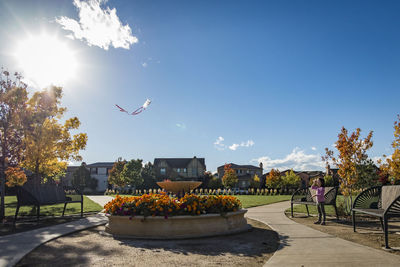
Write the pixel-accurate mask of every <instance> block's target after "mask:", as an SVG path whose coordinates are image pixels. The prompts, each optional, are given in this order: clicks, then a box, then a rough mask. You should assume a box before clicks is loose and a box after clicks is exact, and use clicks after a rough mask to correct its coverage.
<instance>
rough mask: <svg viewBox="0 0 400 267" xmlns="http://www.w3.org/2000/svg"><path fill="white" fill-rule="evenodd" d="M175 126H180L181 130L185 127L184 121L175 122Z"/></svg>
mask: <svg viewBox="0 0 400 267" xmlns="http://www.w3.org/2000/svg"><path fill="white" fill-rule="evenodd" d="M175 126H176V127H178V128H180V129H182V130H185V129H186V125H185V124H184V123H176V124H175Z"/></svg>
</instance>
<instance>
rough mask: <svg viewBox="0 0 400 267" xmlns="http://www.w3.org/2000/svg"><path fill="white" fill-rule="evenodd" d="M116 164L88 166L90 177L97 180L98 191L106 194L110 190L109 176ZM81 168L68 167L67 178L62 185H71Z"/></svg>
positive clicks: (107, 163) (100, 163) (105, 163)
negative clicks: (75, 173)
mask: <svg viewBox="0 0 400 267" xmlns="http://www.w3.org/2000/svg"><path fill="white" fill-rule="evenodd" d="M113 165H114V162H96V163H92V164H87V165H86V168H87V169H88V170H89V171H90V176H92V177H93V178H95V179H96V180H97V188H96V191H98V192H104V191H106V189H107V188H108V174H109V172H110V170H111V169H112V167H113ZM78 168H79V166H68V167H67V171H66V174H65V177H64V178H62V183H63V184H65V185H71V180H72V178H73V174H74V172H75V171H76V169H78Z"/></svg>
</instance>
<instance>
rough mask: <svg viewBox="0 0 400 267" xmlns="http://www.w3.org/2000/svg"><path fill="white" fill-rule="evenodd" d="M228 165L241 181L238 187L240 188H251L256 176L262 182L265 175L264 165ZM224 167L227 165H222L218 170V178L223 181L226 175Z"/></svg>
mask: <svg viewBox="0 0 400 267" xmlns="http://www.w3.org/2000/svg"><path fill="white" fill-rule="evenodd" d="M228 164H229V165H231V168H232V169H233V170H234V171H235V172H236V175H237V177H238V180H239V181H238V184H237V187H239V188H248V187H249V186H250V182H251V181H252V180H253V178H254V176H255V175H256V174H257V176H258V177H259V178H260V180H261V177H262V173H263V165H262V163H260V165H259V167H257V166H253V165H238V164H234V163H228ZM224 167H225V165H222V166H219V167H218V168H217V171H218V178H220V179H222V177H223V176H224V173H225V170H224Z"/></svg>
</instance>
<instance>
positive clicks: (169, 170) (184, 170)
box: [154, 157, 206, 181]
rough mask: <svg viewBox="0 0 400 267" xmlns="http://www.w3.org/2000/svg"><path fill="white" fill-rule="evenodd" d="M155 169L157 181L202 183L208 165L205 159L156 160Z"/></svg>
mask: <svg viewBox="0 0 400 267" xmlns="http://www.w3.org/2000/svg"><path fill="white" fill-rule="evenodd" d="M154 169H155V173H156V179H157V181H162V180H164V179H170V180H182V181H185V180H194V181H202V180H203V178H204V172H205V171H206V164H205V159H204V158H197V157H193V158H155V159H154Z"/></svg>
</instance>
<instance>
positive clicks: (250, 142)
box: [214, 136, 255, 151]
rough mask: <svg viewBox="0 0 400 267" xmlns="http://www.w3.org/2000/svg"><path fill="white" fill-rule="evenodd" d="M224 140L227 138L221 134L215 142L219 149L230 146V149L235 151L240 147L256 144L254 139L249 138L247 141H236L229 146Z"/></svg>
mask: <svg viewBox="0 0 400 267" xmlns="http://www.w3.org/2000/svg"><path fill="white" fill-rule="evenodd" d="M224 140H225V139H224V138H223V137H222V136H219V137H218V138H217V140H216V141H215V142H214V147H215V148H216V149H218V150H225V149H226V148H227V147H228V148H229V149H230V150H233V151H235V150H236V149H238V148H239V147H251V146H254V144H255V143H254V141H253V140H247V141H246V142H241V143H240V144H235V143H234V144H232V145H230V146H227V145H225V144H223V141H224Z"/></svg>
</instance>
